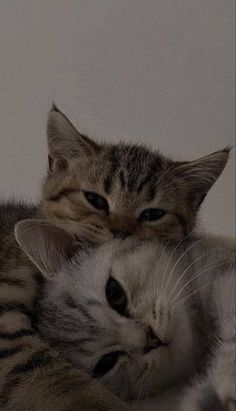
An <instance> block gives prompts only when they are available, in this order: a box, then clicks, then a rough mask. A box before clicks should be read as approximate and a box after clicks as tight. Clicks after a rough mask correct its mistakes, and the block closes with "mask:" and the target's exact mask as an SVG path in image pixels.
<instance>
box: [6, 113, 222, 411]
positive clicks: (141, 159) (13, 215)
mask: <svg viewBox="0 0 236 411" xmlns="http://www.w3.org/2000/svg"><path fill="white" fill-rule="evenodd" d="M48 145H49V171H48V176H47V178H46V179H45V182H44V187H43V195H42V200H41V202H40V205H39V207H27V206H25V205H22V204H14V203H8V204H5V205H4V204H3V205H0V409H1V410H4V411H51V410H58V411H69V410H71V411H73V410H77V411H80V410H81V411H82V410H83V411H89V410H97V411H99V410H100V411H108V410H110V411H116V410H117V411H118V410H120V411H125V410H127V409H128V407H127V406H126V405H125V404H123V403H121V402H120V401H119V400H118V399H117V398H116V397H114V396H113V395H111V394H110V393H109V392H107V391H106V390H105V388H103V387H102V386H100V385H98V384H96V383H95V382H94V381H93V380H91V378H90V377H89V376H87V375H86V374H85V373H84V372H83V371H82V370H77V369H74V368H73V367H72V366H71V365H70V364H69V363H68V362H66V361H64V360H63V359H61V358H59V357H58V354H57V353H56V352H55V351H53V350H52V349H51V348H50V347H49V346H47V344H45V343H44V342H43V341H42V340H41V339H40V337H39V336H38V335H37V331H36V330H35V327H34V307H35V301H36V299H37V296H38V293H39V292H40V288H41V281H42V280H41V277H40V276H39V275H38V273H37V271H36V269H35V268H34V267H33V266H32V264H31V263H30V261H29V260H28V258H27V257H26V256H25V255H24V254H23V252H22V251H21V250H20V249H19V247H18V245H17V244H16V242H15V240H14V235H13V233H14V225H15V223H16V222H17V221H19V220H22V219H24V218H32V217H33V218H38V217H42V216H43V217H44V218H46V219H49V220H59V221H60V222H63V223H64V224H66V225H67V227H68V229H69V230H71V231H72V232H74V233H75V234H76V233H77V232H78V233H79V234H80V235H81V234H82V235H83V234H85V235H86V237H87V238H89V239H91V240H93V239H96V240H100V241H101V240H102V241H106V240H109V239H110V238H111V237H112V236H113V235H117V233H118V235H123V234H125V235H127V233H128V234H135V235H136V236H138V237H140V238H152V237H159V238H161V239H164V240H166V239H168V240H171V241H179V240H180V239H181V238H183V237H184V236H185V235H186V234H187V233H189V232H190V231H191V230H192V229H193V227H194V226H195V222H196V216H197V211H198V208H199V205H200V203H201V201H202V199H203V198H204V196H205V195H206V193H207V191H208V190H209V189H210V187H211V186H212V184H213V183H214V181H215V180H216V179H217V178H218V176H219V175H220V174H221V172H222V170H223V168H224V166H225V164H226V162H227V159H228V149H225V150H223V151H220V152H216V153H213V154H212V155H209V156H207V157H204V158H203V159H200V160H198V161H196V162H191V163H188V162H182V163H176V162H172V161H171V160H169V159H166V158H164V157H163V156H161V155H160V154H158V153H157V152H150V151H149V150H147V149H146V148H144V147H142V146H130V145H125V144H118V145H105V144H104V145H98V144H96V143H95V142H93V141H91V140H89V139H88V138H87V137H85V136H82V135H81V134H79V133H78V131H77V130H76V129H75V128H74V127H73V126H72V124H71V123H70V122H69V120H68V119H67V118H66V117H65V116H64V115H63V114H62V113H61V112H59V110H58V109H57V108H56V107H55V106H54V107H53V109H52V111H51V112H50V114H49V122H48ZM84 191H93V192H96V193H98V194H100V195H102V196H103V197H104V198H106V200H107V202H108V204H109V211H108V210H107V211H104V210H98V209H96V208H94V207H93V206H92V205H91V204H90V203H89V202H88V201H87V200H86V199H85V196H84ZM147 208H162V209H164V210H165V211H166V215H164V216H163V217H162V219H160V220H158V221H154V222H142V223H141V222H140V221H139V220H138V216H139V215H140V213H141V212H142V211H143V210H144V209H147Z"/></svg>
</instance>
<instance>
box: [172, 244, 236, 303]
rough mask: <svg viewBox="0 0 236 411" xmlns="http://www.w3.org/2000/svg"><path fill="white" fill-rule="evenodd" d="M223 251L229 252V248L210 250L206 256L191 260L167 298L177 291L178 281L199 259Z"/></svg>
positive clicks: (202, 255)
mask: <svg viewBox="0 0 236 411" xmlns="http://www.w3.org/2000/svg"><path fill="white" fill-rule="evenodd" d="M223 250H230V247H220V248H218V249H217V250H216V249H214V250H210V251H209V252H208V253H206V254H201V255H200V256H199V257H197V258H195V260H193V261H192V262H191V263H190V264H189V265H188V266H187V267H186V269H185V270H184V271H183V272H182V274H181V275H180V277H179V278H178V280H177V281H176V283H175V284H174V286H173V288H172V290H171V292H170V294H169V297H168V298H169V299H170V297H171V295H172V294H173V293H174V292H175V291H176V289H177V287H178V285H179V283H180V281H181V280H182V279H183V277H184V276H185V274H186V273H187V272H188V270H189V269H190V268H191V267H192V266H193V265H194V264H195V263H196V262H197V261H199V260H201V259H202V258H204V257H207V256H209V255H210V254H213V253H216V251H217V252H218V251H223Z"/></svg>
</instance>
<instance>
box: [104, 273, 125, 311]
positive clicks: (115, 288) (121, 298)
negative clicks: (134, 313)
mask: <svg viewBox="0 0 236 411" xmlns="http://www.w3.org/2000/svg"><path fill="white" fill-rule="evenodd" d="M106 297H107V301H108V303H109V304H110V306H111V307H112V308H113V309H114V310H116V311H118V313H120V314H121V315H124V314H125V310H126V307H127V299H126V295H125V293H124V290H123V288H122V287H121V286H120V284H119V283H118V281H116V280H115V279H114V278H113V277H110V278H109V280H108V281H107V285H106Z"/></svg>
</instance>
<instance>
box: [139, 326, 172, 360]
mask: <svg viewBox="0 0 236 411" xmlns="http://www.w3.org/2000/svg"><path fill="white" fill-rule="evenodd" d="M165 345H167V343H166V342H164V341H162V340H161V339H160V338H159V337H158V336H157V335H156V334H155V333H154V331H153V330H152V328H151V327H150V328H149V330H148V333H147V341H146V345H145V347H144V348H143V353H144V354H148V353H149V352H150V351H152V350H156V349H157V348H160V347H163V346H165Z"/></svg>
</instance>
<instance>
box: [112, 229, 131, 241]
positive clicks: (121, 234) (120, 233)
mask: <svg viewBox="0 0 236 411" xmlns="http://www.w3.org/2000/svg"><path fill="white" fill-rule="evenodd" d="M111 232H112V234H114V237H116V238H122V239H123V238H127V237H129V236H130V235H131V234H132V233H131V232H130V231H121V230H115V229H114V230H112V229H111Z"/></svg>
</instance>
